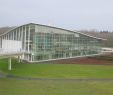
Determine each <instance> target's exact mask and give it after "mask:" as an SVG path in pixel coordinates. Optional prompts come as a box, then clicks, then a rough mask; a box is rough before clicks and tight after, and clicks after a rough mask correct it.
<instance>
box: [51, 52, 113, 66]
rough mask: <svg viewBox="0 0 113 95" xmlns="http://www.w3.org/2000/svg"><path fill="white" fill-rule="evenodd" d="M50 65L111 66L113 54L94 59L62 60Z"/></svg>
mask: <svg viewBox="0 0 113 95" xmlns="http://www.w3.org/2000/svg"><path fill="white" fill-rule="evenodd" d="M51 63H57V64H98V65H101V64H102V65H113V54H110V55H104V56H96V57H84V58H71V59H63V60H58V61H52V62H51Z"/></svg>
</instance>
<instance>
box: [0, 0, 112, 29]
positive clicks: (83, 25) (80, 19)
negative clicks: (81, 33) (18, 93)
mask: <svg viewBox="0 0 113 95" xmlns="http://www.w3.org/2000/svg"><path fill="white" fill-rule="evenodd" d="M30 22H32V23H39V24H45V25H52V26H57V27H62V28H66V29H71V30H81V29H97V30H109V31H113V0H0V27H3V26H16V25H22V24H26V23H30Z"/></svg>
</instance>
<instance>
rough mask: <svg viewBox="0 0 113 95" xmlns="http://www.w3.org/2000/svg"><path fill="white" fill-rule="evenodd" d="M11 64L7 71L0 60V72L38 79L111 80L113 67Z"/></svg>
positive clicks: (4, 60) (3, 62)
mask: <svg viewBox="0 0 113 95" xmlns="http://www.w3.org/2000/svg"><path fill="white" fill-rule="evenodd" d="M12 63H13V64H12V70H11V71H8V70H7V60H6V59H2V60H0V71H3V72H6V73H12V74H16V75H18V76H29V77H40V78H43V77H45V78H48V77H49V78H50V77H52V78H113V65H81V64H20V63H17V61H15V60H13V62H12Z"/></svg>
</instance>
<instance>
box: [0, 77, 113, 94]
mask: <svg viewBox="0 0 113 95" xmlns="http://www.w3.org/2000/svg"><path fill="white" fill-rule="evenodd" d="M112 84H113V81H70V80H60V81H57V80H55V81H52V80H35V81H34V80H16V79H0V95H113V85H112Z"/></svg>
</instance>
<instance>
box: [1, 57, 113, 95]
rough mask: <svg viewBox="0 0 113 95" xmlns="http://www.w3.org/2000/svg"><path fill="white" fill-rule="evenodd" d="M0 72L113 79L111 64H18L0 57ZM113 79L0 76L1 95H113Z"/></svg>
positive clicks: (20, 74) (33, 75)
mask: <svg viewBox="0 0 113 95" xmlns="http://www.w3.org/2000/svg"><path fill="white" fill-rule="evenodd" d="M0 71H1V72H5V73H12V74H15V75H19V76H30V77H46V78H47V77H52V78H54V77H58V78H84V77H87V78H113V66H112V65H78V64H19V63H17V61H16V60H13V64H12V71H8V70H7V59H0ZM112 84H113V81H107V80H106V81H91V80H90V81H77V80H19V79H10V78H0V95H113V85H112Z"/></svg>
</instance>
